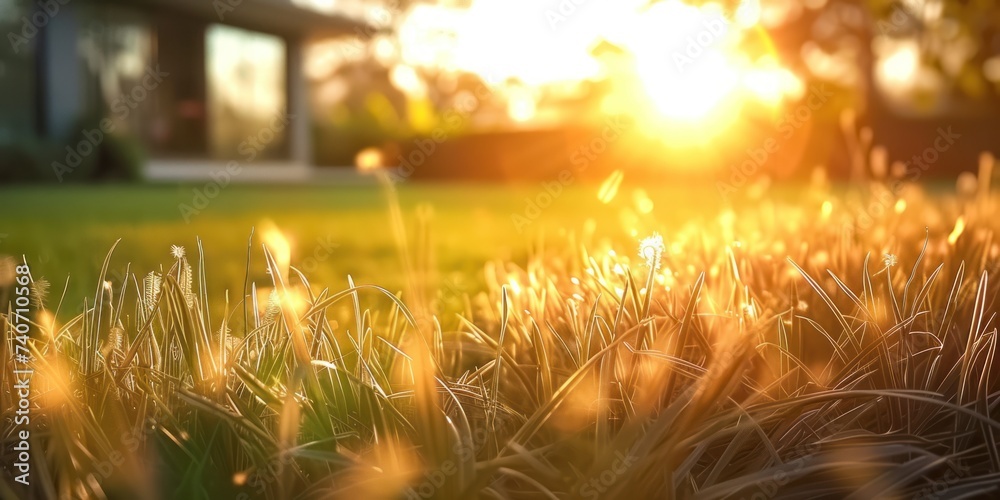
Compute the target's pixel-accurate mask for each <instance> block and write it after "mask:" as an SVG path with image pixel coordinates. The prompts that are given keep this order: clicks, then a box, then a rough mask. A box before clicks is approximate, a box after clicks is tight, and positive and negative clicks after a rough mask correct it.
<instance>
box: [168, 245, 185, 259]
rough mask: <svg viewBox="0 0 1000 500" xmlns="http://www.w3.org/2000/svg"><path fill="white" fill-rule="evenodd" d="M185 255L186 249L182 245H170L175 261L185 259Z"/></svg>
mask: <svg viewBox="0 0 1000 500" xmlns="http://www.w3.org/2000/svg"><path fill="white" fill-rule="evenodd" d="M184 254H185V251H184V247H182V246H180V245H170V255H172V256H173V257H174V258H175V259H178V260H180V259H183V258H184Z"/></svg>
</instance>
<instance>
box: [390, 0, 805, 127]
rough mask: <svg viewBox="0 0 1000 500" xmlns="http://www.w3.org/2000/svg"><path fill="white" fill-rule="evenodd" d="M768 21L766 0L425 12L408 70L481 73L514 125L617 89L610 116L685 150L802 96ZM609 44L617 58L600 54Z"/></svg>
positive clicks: (407, 26)
mask: <svg viewBox="0 0 1000 500" xmlns="http://www.w3.org/2000/svg"><path fill="white" fill-rule="evenodd" d="M526 13H537V14H538V15H537V16H535V18H533V19H531V18H530V16H527V17H526ZM760 16H761V8H760V2H759V0H743V1H742V2H741V3H740V4H739V5H738V6H737V8H736V9H735V10H734V11H729V12H727V11H725V10H724V8H723V7H722V5H721V4H720V3H715V2H709V3H706V4H704V5H701V6H695V5H690V4H688V3H685V2H683V1H681V0H665V1H662V2H658V3H655V4H653V5H652V6H650V5H648V2H646V1H641V0H620V1H616V2H591V3H581V4H579V5H578V3H577V2H561V3H553V4H552V5H551V6H548V7H545V6H542V7H540V6H539V3H538V2H537V1H536V0H473V1H472V2H471V5H470V6H469V7H467V8H459V7H450V6H440V5H426V4H421V5H418V6H415V7H413V8H412V9H410V10H409V11H408V12H407V13H406V14H405V15H404V17H403V18H402V21H401V25H400V27H399V33H400V45H401V50H400V54H399V56H400V61H399V64H401V65H406V67H408V68H429V69H432V70H435V71H438V72H440V71H443V72H445V73H449V72H451V73H474V74H476V75H478V76H480V77H481V78H482V79H483V81H485V82H486V83H487V84H488V85H489V86H490V91H491V95H492V96H493V97H494V98H496V99H498V100H499V101H501V102H503V103H505V104H506V108H507V115H508V118H509V119H510V120H511V121H513V122H515V123H530V122H532V121H533V120H537V119H540V117H541V116H542V113H540V112H539V110H538V109H537V108H538V107H539V106H540V103H541V102H542V100H543V99H544V98H545V97H546V96H552V95H559V94H560V93H563V94H564V95H571V94H572V93H573V91H574V89H579V88H580V86H581V85H584V84H586V83H587V82H596V81H601V82H607V83H609V85H608V86H607V87H608V89H609V91H608V95H607V96H606V98H605V99H604V101H603V102H602V103H601V105H600V111H601V112H603V113H609V114H627V115H631V116H634V117H637V118H640V120H639V121H640V124H641V129H643V130H651V133H656V134H658V135H669V136H670V137H671V140H672V141H673V142H675V143H677V142H705V141H708V140H711V139H712V138H713V137H715V136H718V135H720V134H721V133H722V132H724V131H725V129H726V128H727V127H728V126H729V125H731V124H732V123H734V122H735V121H736V119H737V117H738V115H739V112H740V110H741V108H742V107H743V106H744V104H746V103H748V102H755V103H758V104H761V105H764V106H766V107H771V108H776V107H777V106H778V105H780V104H781V103H782V102H783V101H784V100H785V99H786V98H789V97H796V96H800V95H801V94H802V93H803V86H802V83H801V81H800V80H799V79H798V78H797V77H795V75H793V74H792V73H790V72H789V71H788V70H786V69H785V68H783V67H781V65H780V62H779V61H778V60H777V58H776V57H775V53H774V52H775V51H774V48H773V44H771V43H770V39H769V38H768V36H767V34H766V33H765V32H764V30H763V29H762V28H760V26H759V24H758V23H759V21H760ZM511 26H517V27H518V28H517V31H516V33H514V32H511V30H510V27H511ZM748 40H749V41H752V42H753V43H745V42H747V41H748ZM599 46H610V47H613V48H614V50H611V51H610V52H608V51H605V52H604V53H601V52H600V51H596V50H595V48H596V47H599ZM751 46H752V47H755V48H754V49H750V48H749V47H751ZM751 50H756V51H757V52H762V53H756V54H751V53H748V51H751ZM395 79H396V80H399V84H400V88H401V90H403V91H404V92H407V93H412V94H413V95H416V96H419V95H421V94H422V92H421V91H419V90H418V89H417V88H416V87H417V86H415V85H414V82H413V81H412V79H411V78H401V76H400V75H396V78H395Z"/></svg>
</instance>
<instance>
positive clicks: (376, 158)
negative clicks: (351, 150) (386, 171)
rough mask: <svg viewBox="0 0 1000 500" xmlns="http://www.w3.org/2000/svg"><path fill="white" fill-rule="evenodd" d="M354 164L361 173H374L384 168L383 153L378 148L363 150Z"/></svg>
mask: <svg viewBox="0 0 1000 500" xmlns="http://www.w3.org/2000/svg"><path fill="white" fill-rule="evenodd" d="M354 164H355V165H357V167H358V171H359V172H363V173H367V172H374V171H376V170H378V169H380V168H382V167H383V166H384V158H383V157H382V151H381V150H380V149H378V148H365V149H362V150H361V151H360V152H358V154H357V156H356V157H355V158H354Z"/></svg>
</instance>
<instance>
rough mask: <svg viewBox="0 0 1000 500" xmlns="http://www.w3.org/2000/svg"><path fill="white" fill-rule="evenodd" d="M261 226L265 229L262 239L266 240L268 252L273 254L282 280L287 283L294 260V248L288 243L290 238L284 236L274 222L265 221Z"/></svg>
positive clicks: (262, 232) (265, 244)
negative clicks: (289, 269) (289, 268)
mask: <svg viewBox="0 0 1000 500" xmlns="http://www.w3.org/2000/svg"><path fill="white" fill-rule="evenodd" d="M261 226H262V228H263V230H262V231H261V237H262V239H263V240H264V246H266V247H267V249H268V251H270V252H271V256H272V257H274V261H275V263H277V265H278V271H279V272H280V273H281V277H282V279H285V280H286V281H287V279H288V266H289V265H290V264H291V260H292V246H291V244H289V243H288V238H286V237H285V235H284V234H282V232H281V230H280V229H278V226H276V225H274V223H273V222H271V221H264V223H263V224H261Z"/></svg>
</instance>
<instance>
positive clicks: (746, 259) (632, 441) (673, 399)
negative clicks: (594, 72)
mask: <svg viewBox="0 0 1000 500" xmlns="http://www.w3.org/2000/svg"><path fill="white" fill-rule="evenodd" d="M887 184H888V183H881V182H872V183H868V184H865V188H864V189H863V192H861V193H858V192H855V191H852V192H848V193H835V192H832V191H830V190H829V188H827V187H824V186H822V185H815V186H810V187H809V188H808V189H797V190H794V191H795V192H794V194H790V195H788V196H767V197H754V196H748V197H747V198H746V199H742V200H741V201H739V202H737V203H736V204H734V205H732V206H716V205H718V204H715V203H710V202H708V201H706V200H710V199H712V198H711V196H712V195H711V194H708V195H706V192H697V191H690V190H688V191H687V194H680V193H681V192H682V191H679V190H676V189H675V190H663V191H656V192H653V191H652V190H651V192H650V194H649V196H650V198H652V199H653V201H654V204H655V206H656V209H655V210H654V211H653V212H652V213H648V214H644V213H642V211H640V210H636V209H635V208H634V203H633V198H632V196H631V195H632V193H630V192H629V193H626V192H624V191H623V192H622V193H619V196H618V199H617V200H616V201H614V202H612V203H611V204H608V205H605V204H600V203H598V202H597V201H596V200H595V199H594V197H593V192H594V191H593V190H587V189H580V190H574V191H572V192H568V193H566V194H565V195H564V197H561V198H559V200H557V203H556V204H555V205H554V206H553V207H552V208H551V209H549V211H547V212H546V213H545V215H544V216H543V219H540V220H539V222H538V224H539V226H537V227H534V226H533V227H532V232H531V234H530V235H529V236H527V237H526V236H521V235H517V233H516V231H513V229H512V225H511V224H510V211H511V210H517V209H520V207H522V206H523V196H531V195H533V194H534V193H536V191H534V190H533V189H532V188H524V189H522V190H514V191H505V192H504V193H502V194H501V193H499V192H497V191H490V190H485V189H481V190H472V189H468V190H466V189H447V188H442V187H428V188H414V189H404V190H401V191H400V192H399V193H398V198H397V196H396V195H395V194H393V193H389V195H388V196H386V197H381V196H380V195H378V193H377V192H376V191H373V190H368V191H360V192H358V191H350V192H348V191H344V190H334V189H309V190H303V191H299V192H296V196H294V197H290V196H288V195H287V193H288V192H289V191H288V190H279V191H278V192H277V193H276V194H271V193H268V192H265V191H261V190H256V191H254V190H248V191H246V192H245V193H244V195H240V194H238V193H237V196H233V197H231V198H222V197H220V198H219V199H218V200H216V202H217V205H213V208H212V212H210V213H208V212H206V213H205V214H204V215H203V216H204V217H205V219H204V220H205V221H204V222H201V221H196V222H195V223H194V224H193V225H192V226H191V227H187V226H184V225H181V224H179V223H178V222H177V220H176V217H175V216H173V215H172V214H171V212H172V209H170V208H169V205H170V203H166V202H164V201H163V200H176V199H177V198H178V197H179V196H180V195H181V194H183V193H184V191H183V190H182V191H178V192H176V193H175V192H172V191H169V190H163V188H159V189H153V190H152V191H146V192H140V193H139V194H137V195H135V196H137V198H136V200H135V201H136V203H137V205H139V206H144V207H149V210H150V212H149V213H147V214H145V215H144V216H142V217H140V216H139V215H137V214H133V213H129V212H128V211H125V212H121V211H118V210H115V209H114V208H107V209H102V208H90V209H86V210H84V209H73V211H74V212H75V213H74V215H73V217H72V218H67V219H63V218H62V217H65V214H66V211H67V207H79V205H78V204H76V203H79V200H81V199H86V198H87V196H89V195H87V194H84V193H81V192H74V191H69V192H67V198H68V199H69V201H67V199H62V200H60V201H59V202H58V203H54V204H53V205H52V206H49V207H44V208H39V207H38V204H39V202H38V200H35V201H34V202H32V203H33V205H31V206H30V207H26V208H24V212H23V213H21V214H18V215H19V216H20V217H19V219H20V220H21V222H18V223H17V224H19V226H18V227H19V228H20V229H18V230H17V231H18V234H20V235H21V237H22V238H23V239H20V240H19V239H13V240H12V241H32V240H34V241H36V242H38V243H34V245H37V246H36V247H34V248H37V249H42V247H43V244H42V243H40V242H43V241H44V242H49V241H52V240H50V239H49V238H52V236H53V235H58V236H59V238H58V240H59V243H53V246H55V245H64V246H63V247H61V249H60V250H53V252H57V255H60V256H64V255H65V256H67V257H66V258H67V259H69V258H75V259H79V260H77V261H75V262H73V263H71V264H67V263H63V262H60V263H58V264H54V265H53V266H54V267H53V268H52V269H68V268H75V267H76V266H79V267H80V269H86V268H90V269H98V271H96V272H92V273H93V274H89V275H87V279H86V280H85V281H86V283H87V284H88V285H89V287H88V290H89V297H88V298H86V299H84V300H85V301H86V304H87V307H86V308H84V310H82V311H81V312H80V313H79V314H74V313H70V314H67V315H65V316H66V317H65V318H64V314H63V313H55V312H54V310H55V309H62V310H67V308H70V309H71V308H72V307H74V304H63V305H61V306H60V305H58V304H59V303H58V300H57V299H56V298H55V295H56V294H52V297H50V298H49V299H48V300H44V301H42V304H39V305H44V307H41V308H39V310H38V311H37V312H35V313H33V316H32V320H33V322H34V325H35V329H34V331H33V334H32V336H33V340H32V341H31V342H30V345H31V349H32V352H33V354H34V359H35V370H36V372H35V375H34V378H33V379H32V398H33V402H34V404H35V405H37V407H36V408H35V409H34V413H33V423H32V429H33V436H34V438H33V439H35V441H34V442H33V450H34V451H33V453H34V455H33V457H34V462H33V469H32V470H33V476H32V477H33V480H34V482H35V486H34V488H35V490H33V494H34V495H36V496H40V497H51V498H56V497H64V496H84V497H108V498H131V497H143V498H161V497H176V498H256V497H267V498H329V497H334V498H430V497H435V498H476V497H481V498H581V497H582V498H629V497H632V498H675V497H676V498H774V497H780V498H803V497H810V498H812V497H830V498H842V497H849V496H853V497H857V498H882V497H886V498H893V497H900V498H901V497H918V496H922V497H925V498H927V497H930V495H935V494H938V492H941V491H944V492H945V494H946V495H947V496H949V497H972V496H976V495H987V494H989V493H990V492H991V491H994V492H995V490H996V489H997V485H998V484H1000V451H998V444H997V438H996V435H997V432H998V431H1000V418H998V417H1000V410H998V408H997V406H998V402H1000V392H998V391H1000V382H998V378H997V376H996V375H995V374H994V373H993V370H992V368H993V364H994V361H993V356H994V354H995V352H996V348H997V330H996V326H995V323H994V322H993V321H994V319H995V318H994V313H995V311H996V297H997V291H998V288H997V285H996V283H995V280H993V279H991V278H992V277H993V276H995V274H996V271H997V269H996V267H997V262H998V257H1000V244H998V242H997V241H996V236H997V234H998V232H997V231H998V229H1000V227H998V224H1000V222H998V221H997V220H996V219H995V217H994V215H993V214H995V213H996V208H997V206H996V201H995V200H993V199H991V198H990V197H989V196H987V195H986V194H985V193H984V194H982V195H980V196H978V197H976V196H974V195H966V194H962V195H959V196H956V195H947V196H940V195H929V194H928V193H926V192H924V191H923V190H921V189H920V188H919V187H917V186H912V185H907V187H906V188H905V189H903V190H901V191H899V192H898V193H892V192H889V191H887V187H886V186H887ZM105 189H108V190H111V191H112V192H116V193H117V191H116V190H117V189H119V188H105ZM154 192H155V194H154ZM234 193H235V192H234ZM512 193H513V194H512ZM708 193H710V191H708ZM491 196H492V197H493V198H490V197H491ZM16 197H22V198H20V200H22V201H25V200H28V199H30V198H31V195H30V192H29V193H28V194H21V193H18V194H17V196H16ZM16 197H15V198H16ZM74 197H75V199H76V200H77V201H73V200H72V199H73V198H74ZM352 197H357V198H353V199H352ZM4 198H5V199H4V201H3V203H4V204H11V203H13V202H12V201H11V198H10V197H7V196H5V197H4ZM275 198H278V199H279V200H275ZM290 198H294V201H292V200H290ZM181 199H183V197H181ZM886 199H889V201H888V202H887V205H886V206H885V207H883V208H882V209H881V210H880V211H878V213H877V214H875V210H868V211H869V212H871V213H873V214H875V215H874V216H872V217H871V219H872V224H871V226H870V227H865V228H861V227H859V220H860V219H862V218H861V217H859V209H858V208H857V206H858V204H861V206H871V205H870V203H871V202H872V200H886ZM157 200H159V201H157ZM280 200H286V201H287V204H286V205H284V208H283V209H282V210H278V211H275V210H274V209H273V206H274V204H277V203H278V202H279V201H280ZM695 200H702V201H701V202H697V201H695ZM422 202H429V204H430V205H432V206H433V208H434V215H433V218H431V219H428V215H427V209H423V208H419V207H418V206H419V205H421V204H422ZM347 207H350V209H351V210H352V212H351V216H350V217H346V216H344V217H342V218H335V220H329V219H330V216H331V214H338V213H339V214H343V213H344V210H346V208H347ZM355 207H361V208H360V210H357V209H355ZM386 207H388V210H387V209H386ZM476 207H492V209H485V208H484V209H483V211H484V212H486V213H485V214H479V213H478V212H477V208H476ZM29 208H30V209H29ZM36 208H37V210H36ZM88 211H89V212H88ZM418 212H423V213H424V215H422V216H418V215H416V214H417V213H418ZM4 213H11V212H9V211H5V212H4ZM265 215H267V216H270V217H271V218H272V220H273V223H274V227H275V228H280V232H279V231H276V230H275V229H274V228H268V226H267V225H266V224H262V223H261V222H260V221H259V219H260V218H262V217H263V216H265ZM87 218H92V220H93V221H107V224H106V225H105V224H103V222H102V223H101V226H100V230H99V231H97V232H96V234H95V233H94V232H92V230H88V229H87V228H86V226H85V225H83V224H81V222H80V221H81V220H82V219H87ZM149 220H153V221H160V222H152V223H150V222H148V221H149ZM219 220H223V221H225V224H224V225H222V226H220V225H219V224H218V223H217V222H218V221H219ZM959 220H960V221H961V222H959ZM44 221H50V222H52V225H50V226H49V225H46V224H47V222H44ZM62 221H65V222H62ZM429 221H433V222H429ZM493 222H495V223H496V224H493ZM202 224H203V225H202ZM251 224H256V225H258V232H257V233H256V238H257V239H255V240H253V242H252V244H251V245H250V249H251V254H250V255H251V258H250V259H249V261H248V259H246V257H245V256H246V255H247V251H248V234H247V233H248V231H247V229H246V226H248V225H251ZM39 225H41V226H39ZM440 228H443V229H440ZM560 228H562V230H561V231H560ZM327 230H329V231H331V232H334V234H336V235H338V236H340V237H339V238H338V241H340V242H342V245H344V246H345V247H344V249H343V253H338V254H336V255H334V256H332V257H330V258H329V261H328V264H327V266H329V269H325V270H316V272H315V273H309V274H307V273H300V272H297V270H296V267H295V266H296V264H297V263H299V262H301V261H300V260H299V259H302V257H301V253H300V252H304V253H305V254H306V255H308V250H307V249H308V248H310V247H309V244H308V243H304V242H308V241H310V240H311V239H313V235H316V234H323V233H324V232H325V231H327ZM657 231H658V232H660V234H662V235H663V237H664V240H663V241H664V246H663V247H662V248H661V247H659V246H658V243H657V241H656V240H645V241H644V242H643V244H644V245H645V246H644V251H643V252H642V254H640V241H639V239H640V237H645V236H648V235H651V234H653V233H654V232H657ZM25 234H27V235H29V236H24V235H25ZM123 234H125V235H128V237H129V238H130V239H131V238H135V237H139V243H131V244H129V243H128V242H127V241H123V242H122V243H121V244H120V246H119V247H118V248H115V250H114V253H113V254H110V255H109V257H108V259H107V260H104V262H105V266H104V268H106V269H100V266H99V264H100V263H101V262H102V259H100V258H98V257H95V255H96V254H95V253H94V251H96V250H95V248H93V246H96V245H100V244H103V245H105V246H107V247H109V248H110V247H111V246H112V245H113V241H112V240H113V239H114V238H116V236H118V235H123ZM191 234H202V235H203V242H202V245H201V246H199V245H197V244H195V243H194V242H192V241H190V240H186V239H183V237H178V236H184V237H187V238H190V237H191V236H190V235H191ZM88 235H89V236H88ZM185 235H186V236H185ZM77 237H80V238H82V241H81V242H80V243H79V244H78V245H75V242H76V241H80V240H75V239H74V238H77ZM171 238H174V239H173V240H171ZM288 240H291V241H292V243H291V245H290V247H291V248H292V255H291V256H290V255H289V254H288V253H287V250H286V248H288V246H289V245H288V244H287V242H288ZM262 242H263V246H262V245H261V243H262ZM431 242H433V243H431ZM17 244H23V245H25V248H26V250H24V251H25V252H29V254H30V252H31V251H32V248H30V247H31V245H32V244H30V243H17ZM170 244H184V245H185V246H186V247H187V249H188V251H187V252H185V253H184V254H183V255H182V254H181V253H180V252H175V254H174V255H173V256H171V255H170V253H169V245H170ZM129 245H135V246H129ZM518 245H521V246H518ZM74 246H75V247H76V249H77V251H76V252H74V251H73V249H74ZM202 248H203V249H204V250H203V251H201V249H202ZM149 249H155V251H153V252H150V250H149ZM157 252H158V253H157ZM102 253H103V252H102ZM886 254H889V256H886ZM71 255H72V256H73V257H69V256H71ZM150 256H152V258H151V257H150ZM373 256H374V257H373ZM383 256H384V258H383ZM125 259H128V260H131V261H132V264H133V265H132V267H131V268H130V270H131V272H132V273H133V274H134V276H133V275H128V279H124V280H120V281H116V280H112V283H111V285H110V286H109V287H106V286H103V285H101V283H103V282H104V280H105V278H106V276H107V272H106V270H107V269H110V268H112V267H114V266H116V265H117V266H121V264H120V262H122V261H124V260H125ZM894 261H895V262H894ZM112 263H114V264H112ZM236 263H239V265H240V266H242V268H241V269H240V270H239V271H237V272H235V274H234V271H233V270H232V269H233V268H234V266H236V265H237V264H236ZM453 264H454V266H455V267H453ZM58 266H63V267H58ZM353 266H362V267H353ZM363 266H372V267H363ZM466 266H468V267H476V268H477V269H478V270H477V271H466V269H468V267H466ZM447 269H456V270H457V271H456V272H457V273H458V274H460V275H472V274H478V275H479V276H482V278H479V280H480V281H479V284H478V285H473V286H472V287H470V288H471V289H469V290H468V291H467V292H465V291H463V293H452V294H451V296H450V297H449V296H448V294H446V293H445V291H446V290H445V289H446V286H445V285H446V280H445V279H442V275H447V271H442V270H447ZM217 270H218V271H217ZM38 272H39V271H38V270H37V269H36V270H33V274H36V277H37V273H38ZM151 272H152V273H153V274H149V273H151ZM217 272H218V273H219V274H220V276H221V277H220V278H215V277H214V276H215V274H216V273H217ZM323 273H332V274H329V275H327V274H323ZM347 273H351V274H352V276H353V278H354V280H357V281H356V282H355V281H353V280H348V279H347V278H346V277H345V274H347ZM392 275H395V276H396V280H397V281H396V282H395V283H394V284H393V285H390V286H389V287H388V288H380V287H377V286H374V285H367V284H363V283H378V282H379V280H378V278H385V280H384V281H383V282H388V281H390V277H391V276H392ZM315 276H322V278H316V277H315ZM359 276H362V277H363V278H365V279H364V280H363V281H362V280H360V279H358V277H359ZM368 278H371V279H368ZM74 279H76V278H74ZM345 280H346V283H345ZM246 283H250V284H251V285H247V284H246ZM330 283H333V284H334V285H335V286H332V285H330ZM35 288H38V287H37V285H36V286H35ZM397 290H401V292H399V293H397ZM6 293H8V294H9V293H10V292H9V291H7V292H6ZM8 296H9V295H8ZM244 298H245V299H246V300H244ZM0 300H3V301H4V302H6V299H4V298H3V297H0ZM219 311H221V313H220V312H219ZM4 326H5V332H6V333H5V334H6V338H11V337H12V335H11V332H10V328H11V322H10V316H9V315H8V316H6V321H5V323H4ZM4 345H5V349H7V351H5V352H4V353H3V359H4V360H6V362H5V366H4V370H3V372H2V373H3V380H0V408H3V409H5V413H4V415H3V417H4V418H5V419H8V418H11V417H12V416H13V414H12V412H13V410H12V409H13V408H15V407H16V404H17V400H16V395H15V394H14V393H13V392H12V391H11V387H12V385H13V384H12V377H13V376H14V373H13V370H14V368H15V365H14V363H13V362H11V361H10V356H11V354H10V352H9V349H11V345H12V343H10V342H8V343H5V344H4ZM5 421H6V420H5ZM11 441H12V439H11V438H10V437H8V438H7V440H6V441H5V443H9V442H11ZM4 449H5V450H6V451H5V452H4V453H5V456H4V457H3V460H4V463H5V464H9V463H13V462H14V459H13V458H12V456H11V455H10V454H11V453H12V452H11V451H10V447H5V448H4ZM2 487H3V488H5V489H6V491H5V492H4V495H3V496H5V497H7V496H9V495H14V494H16V493H18V492H23V491H24V490H21V489H19V488H21V487H20V485H18V484H16V483H13V482H12V480H11V479H10V478H9V477H5V483H4V485H3V486H2Z"/></svg>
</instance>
